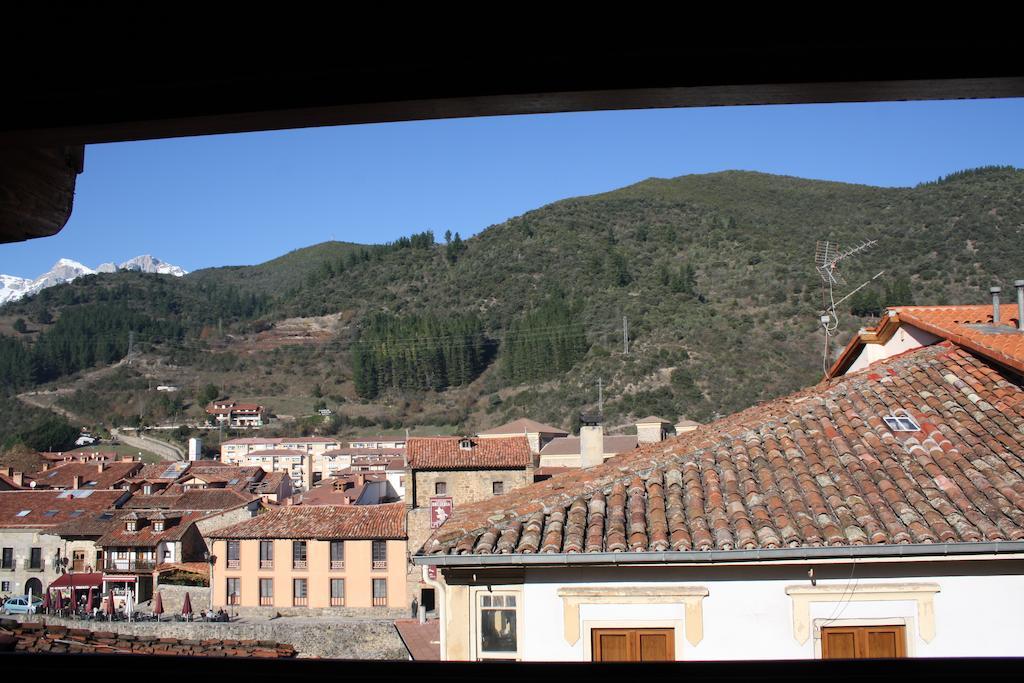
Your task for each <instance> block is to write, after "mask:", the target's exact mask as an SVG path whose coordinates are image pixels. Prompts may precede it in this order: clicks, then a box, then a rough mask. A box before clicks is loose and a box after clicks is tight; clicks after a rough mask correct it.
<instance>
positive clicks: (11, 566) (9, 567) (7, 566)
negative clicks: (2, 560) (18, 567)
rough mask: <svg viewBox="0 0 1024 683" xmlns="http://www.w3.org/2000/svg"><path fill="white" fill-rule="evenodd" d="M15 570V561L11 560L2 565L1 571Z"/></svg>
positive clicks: (0, 566)
mask: <svg viewBox="0 0 1024 683" xmlns="http://www.w3.org/2000/svg"><path fill="white" fill-rule="evenodd" d="M13 571H14V562H11V563H9V564H3V565H0V572H13Z"/></svg>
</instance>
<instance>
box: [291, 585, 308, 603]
mask: <svg viewBox="0 0 1024 683" xmlns="http://www.w3.org/2000/svg"><path fill="white" fill-rule="evenodd" d="M307 586H308V584H307V583H306V579H292V605H294V606H295V607H305V606H306V605H308V604H309V595H308V593H307Z"/></svg>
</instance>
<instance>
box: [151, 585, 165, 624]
mask: <svg viewBox="0 0 1024 683" xmlns="http://www.w3.org/2000/svg"><path fill="white" fill-rule="evenodd" d="M163 613H164V599H163V598H162V597H161V596H160V591H157V592H156V600H154V601H153V614H155V615H156V620H157V621H160V615H161V614H163Z"/></svg>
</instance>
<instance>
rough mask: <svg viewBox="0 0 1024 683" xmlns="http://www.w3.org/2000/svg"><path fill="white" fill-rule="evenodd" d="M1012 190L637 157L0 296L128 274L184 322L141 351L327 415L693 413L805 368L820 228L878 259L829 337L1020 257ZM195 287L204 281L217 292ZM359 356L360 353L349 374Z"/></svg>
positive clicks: (961, 289) (201, 377)
mask: <svg viewBox="0 0 1024 683" xmlns="http://www.w3.org/2000/svg"><path fill="white" fill-rule="evenodd" d="M1022 200H1024V171H1020V170H1016V169H1012V168H987V169H977V170H973V171H967V172H963V173H960V174H954V175H953V176H951V177H948V178H945V179H941V180H939V181H936V182H933V183H927V184H923V185H920V186H918V187H915V188H877V187H868V186H862V185H850V184H843V183H834V182H824V181H815V180H804V179H800V178H792V177H782V176H772V175H767V174H762V173H752V172H740V171H730V172H724V173H715V174H709V175H699V176H683V177H680V178H673V179H655V178H652V179H649V180H646V181H643V182H640V183H637V184H635V185H632V186H629V187H625V188H622V189H619V190H616V191H613V192H608V193H604V194H599V195H593V196H589V197H578V198H572V199H566V200H564V201H560V202H556V203H554V204H551V205H548V206H545V207H542V208H539V209H537V210H534V211H530V212H528V213H526V214H524V215H522V216H518V217H516V218H513V219H511V220H509V221H507V222H505V223H503V224H500V225H496V226H491V227H490V228H488V229H486V230H484V231H482V232H481V233H480V234H478V235H476V236H474V237H473V238H470V239H467V240H464V241H462V240H459V239H456V236H450V237H449V239H445V238H443V237H441V236H438V237H437V238H436V242H437V243H436V244H435V243H434V240H435V237H434V236H433V235H430V234H429V233H424V234H422V235H418V236H413V237H412V238H411V239H409V240H405V241H404V242H403V243H401V244H394V245H388V246H383V245H382V246H379V247H375V248H371V247H361V246H359V245H350V244H343V243H337V242H331V243H325V244H322V245H316V246H313V247H308V248H306V249H300V250H298V251H295V252H292V253H290V254H287V255H285V256H283V257H281V258H279V259H275V260H274V261H270V262H268V263H265V264H261V265H259V266H252V267H242V268H216V269H209V270H205V271H199V272H197V273H195V274H193V275H190V276H188V277H186V278H183V279H182V281H180V282H175V281H172V280H170V279H169V278H160V277H158V276H148V277H146V276H136V277H135V279H131V280H125V281H124V282H127V283H128V284H124V285H122V284H118V283H121V282H122V280H121V278H122V276H128V277H131V276H132V274H117V275H112V276H106V278H105V279H103V278H83V279H82V281H76V282H75V283H72V284H70V285H65V286H61V287H55V288H53V289H52V290H46V291H45V292H44V293H42V294H41V295H39V296H37V297H35V299H34V300H32V301H24V302H18V303H17V304H12V305H9V306H7V307H6V308H4V309H0V317H4V318H9V317H14V316H18V315H23V316H28V317H30V318H31V316H32V315H33V314H35V313H37V312H38V309H39V308H40V307H46V308H48V309H49V312H51V313H52V314H53V315H54V317H56V318H58V319H59V317H60V315H61V314H62V311H65V310H67V309H68V308H73V307H79V306H83V305H85V304H86V303H90V302H93V303H94V302H95V301H96V299H97V298H98V297H99V296H100V295H101V293H102V292H104V291H106V292H108V294H107V296H108V298H109V297H110V292H111V291H119V289H118V288H120V287H122V286H124V287H128V288H129V289H128V290H126V291H124V292H122V293H121V294H122V295H123V296H122V299H120V300H124V301H127V302H128V305H129V306H130V307H131V308H133V309H134V310H137V311H140V312H144V313H146V314H147V315H149V316H151V317H152V318H154V319H157V320H165V319H171V320H174V321H175V322H177V323H178V324H180V325H181V327H182V328H183V332H182V337H181V339H179V340H177V341H173V342H168V343H167V344H166V346H165V347H162V346H161V344H160V341H159V340H156V341H154V343H153V345H152V347H150V348H148V349H147V351H148V352H150V353H153V354H158V355H159V354H160V353H164V354H166V355H167V357H168V358H169V359H170V360H171V361H172V362H174V363H175V364H177V365H178V366H181V367H188V368H190V369H191V371H193V372H194V373H197V374H196V375H195V378H194V382H195V383H202V382H204V381H206V380H207V379H211V378H212V379H211V381H213V380H215V381H216V383H217V384H218V386H219V387H221V388H223V389H225V390H229V391H231V392H232V393H233V394H234V395H253V396H257V395H258V396H267V395H271V396H273V395H281V396H282V397H283V396H284V395H286V394H287V395H290V396H299V395H301V396H303V397H305V399H304V400H307V401H309V402H310V403H312V402H313V398H310V387H313V388H314V391H315V393H314V394H313V396H314V397H315V398H316V399H317V400H325V401H327V402H328V403H330V404H331V405H332V407H338V408H339V409H340V412H341V414H342V415H343V416H347V417H349V418H351V417H353V416H360V418H359V419H366V416H369V419H370V420H371V421H372V420H379V423H380V424H384V423H385V422H386V423H387V424H388V426H397V425H398V424H405V423H409V422H420V423H422V422H424V421H430V420H433V421H434V422H437V423H441V422H446V423H450V424H455V425H460V426H461V427H462V428H466V429H472V428H478V427H483V426H487V425H491V424H497V423H498V422H499V421H502V420H505V419H506V418H511V417H515V416H520V415H529V416H531V417H533V418H535V419H538V420H543V421H546V422H551V423H553V424H561V425H563V426H569V425H570V423H571V420H572V419H573V414H574V413H576V412H577V411H578V410H579V409H581V408H592V407H594V405H595V404H596V401H597V391H596V384H597V381H598V379H601V380H602V381H603V385H604V397H605V404H604V408H605V413H606V415H607V416H608V418H609V422H610V423H612V424H616V423H625V422H627V421H628V420H629V419H631V418H634V417H638V416H642V415H648V414H652V413H653V414H658V415H661V416H662V417H666V418H676V417H678V416H686V417H689V418H693V419H696V420H700V421H704V420H709V419H712V418H713V417H715V416H716V415H724V414H728V413H730V412H733V411H736V410H739V409H742V408H744V407H746V406H749V405H751V404H753V403H756V402H758V401H762V400H766V399H769V398H772V397H774V396H778V395H780V394H784V393H786V392H789V391H792V390H795V389H797V388H799V387H801V386H804V385H807V384H809V383H813V382H815V381H817V380H818V379H819V378H820V377H821V372H822V370H821V369H822V361H823V359H822V351H823V337H822V332H821V329H820V327H819V323H818V319H817V318H818V311H819V310H820V309H821V307H822V291H821V287H820V281H819V279H818V276H817V275H816V273H815V270H814V247H815V242H816V241H818V240H824V239H828V240H832V241H834V242H838V243H839V244H840V245H843V246H853V245H855V244H858V243H860V242H861V241H863V240H868V239H874V240H878V245H877V247H876V248H874V249H873V250H871V251H869V252H867V253H866V254H864V255H861V256H858V257H857V258H855V259H851V260H850V261H849V262H848V264H844V267H843V271H842V272H843V273H844V275H845V277H846V279H847V282H848V283H849V284H848V285H844V286H843V287H840V288H838V290H837V296H838V295H842V294H845V293H846V292H847V291H849V290H850V289H852V287H853V286H856V285H857V284H860V283H861V282H864V281H866V280H868V279H870V278H871V277H872V276H874V275H875V274H876V273H878V272H879V271H881V270H884V271H885V274H884V276H883V277H881V278H879V279H878V280H876V281H874V282H873V283H872V284H871V285H870V286H869V287H868V288H866V289H865V290H864V291H863V292H862V293H861V294H859V295H858V296H857V297H855V298H854V299H851V301H850V302H848V304H844V306H842V307H841V308H842V315H841V316H840V324H841V327H840V330H839V333H838V335H837V337H836V338H835V339H833V341H832V345H831V349H830V354H831V356H834V354H835V353H836V352H837V351H838V349H839V348H841V346H842V345H843V344H844V343H845V341H846V340H847V339H848V338H849V335H850V334H852V333H853V332H854V331H855V330H856V329H857V328H858V327H860V326H861V325H863V324H865V322H866V321H867V320H868V318H862V317H858V316H856V315H853V314H852V313H851V308H854V309H856V310H858V312H861V313H869V312H870V309H873V308H875V307H877V306H879V305H885V304H888V303H909V302H910V301H908V297H909V299H910V300H911V301H912V302H913V303H918V304H935V303H982V302H985V301H986V300H987V298H988V295H987V288H988V287H989V286H990V285H991V284H997V283H999V284H1002V285H1003V286H1004V287H1006V286H1009V285H1010V283H1011V282H1012V280H1014V279H1016V278H1020V277H1022V276H1024V261H1022V260H1021V259H1020V257H1019V256H1018V254H1019V253H1020V249H1019V245H1020V244H1021V240H1022V237H1024V201H1022ZM48 293H49V294H48ZM40 300H42V301H40ZM210 301H214V302H219V303H218V304H217V305H216V306H215V308H216V310H215V311H214V310H210V309H211V306H210V304H209V303H208V302H210ZM552 311H564V314H563V313H557V314H555V313H552ZM338 313H342V314H344V316H343V317H344V324H343V325H341V327H340V328H339V332H338V333H337V335H336V336H335V337H334V338H333V339H331V340H330V341H328V342H327V343H322V344H311V345H307V346H296V347H289V348H287V349H277V350H276V351H266V352H258V351H253V352H252V353H248V354H240V353H238V352H237V351H236V350H232V349H230V348H229V345H227V344H224V345H222V346H217V344H216V343H214V342H215V341H216V338H217V337H218V336H231V335H241V336H238V337H237V339H242V338H243V337H244V335H246V334H249V335H250V336H251V335H252V334H253V333H254V331H258V330H261V329H266V328H269V327H270V326H271V325H272V324H273V323H274V322H275V321H281V320H284V319H286V318H296V317H308V316H328V315H331V314H338ZM371 313H386V314H387V315H388V318H387V320H388V321H389V322H388V323H387V324H388V328H387V329H388V330H389V331H388V332H387V333H386V334H384V333H383V332H381V331H380V330H381V328H380V325H379V324H378V326H377V328H373V329H371V328H370V327H368V326H366V325H368V323H369V321H370V320H379V318H374V317H373V316H370V315H369V314H371ZM467 316H469V317H468V318H467ZM559 316H564V320H560V319H559ZM624 317H625V318H627V319H628V328H629V343H630V346H629V353H628V354H626V353H624V349H623V331H622V327H623V318H624ZM469 319H471V320H472V321H474V322H473V323H472V324H473V325H474V326H475V325H479V329H482V333H479V332H473V334H472V335H471V336H467V337H465V340H471V341H464V340H462V339H463V338H462V337H459V336H458V335H464V334H465V333H464V331H458V330H464V329H465V323H464V322H460V321H464V320H469ZM427 320H429V321H430V322H429V323H428V322H426V321H427ZM212 325H216V331H217V334H216V335H213V334H212V333H211V326H212ZM45 327H46V326H44V328H45ZM473 329H474V330H477V329H478V328H477V327H474V328H473ZM409 330H413V331H411V332H410V331H409ZM417 330H419V331H417ZM422 330H428V331H429V334H428V333H427V332H422ZM447 330H455V331H452V332H448V331H447ZM396 331H403V332H396ZM42 334H43V335H45V334H47V332H45V331H44V332H43V333H42ZM231 338H232V339H236V337H231ZM31 343H32V342H29V344H31ZM469 343H472V344H473V345H474V348H475V350H474V351H473V353H472V354H470V355H465V354H463V355H465V357H466V358H470V359H471V360H467V361H464V362H466V363H470V364H471V367H470V366H466V368H463V369H459V370H457V372H458V373H460V374H459V375H458V379H457V380H452V379H451V378H450V376H449V375H450V373H451V372H452V369H451V368H452V367H453V366H451V363H452V362H453V359H458V358H462V357H463V355H459V353H458V349H457V348H455V347H456V346H458V345H459V344H469ZM236 345H237V344H236ZM2 348H3V347H0V349H2ZM50 348H52V344H51V347H50ZM354 358H355V359H362V360H358V361H357V362H358V364H359V367H358V368H357V370H358V372H359V373H360V374H359V378H358V379H359V381H358V382H353V379H356V378H354V376H353V367H352V362H353V359H354ZM371 358H372V359H374V360H373V361H372V363H370V361H369V360H368V359H371ZM481 359H484V362H485V363H486V365H485V366H480V362H481ZM0 362H2V359H0ZM459 362H463V361H459ZM368 363H370V364H368ZM445 368H447V369H445ZM442 371H443V372H445V373H447V374H445V375H444V377H441V376H440V375H437V374H436V373H438V372H442ZM367 373H372V374H373V376H372V377H371V376H370V375H368V374H367ZM404 378H413V379H409V380H406V379H404ZM425 386H437V387H448V388H447V389H445V390H444V391H442V392H433V391H430V390H426V391H425V390H424V389H423V387H425ZM365 387H372V392H369V390H367V389H365Z"/></svg>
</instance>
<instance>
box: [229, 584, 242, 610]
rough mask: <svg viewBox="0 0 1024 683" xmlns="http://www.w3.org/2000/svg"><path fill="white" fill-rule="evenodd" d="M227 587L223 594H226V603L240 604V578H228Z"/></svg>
mask: <svg viewBox="0 0 1024 683" xmlns="http://www.w3.org/2000/svg"><path fill="white" fill-rule="evenodd" d="M227 583H228V587H227V591H226V592H225V595H227V603H228V604H229V605H240V604H242V580H241V579H228V580H227Z"/></svg>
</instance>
